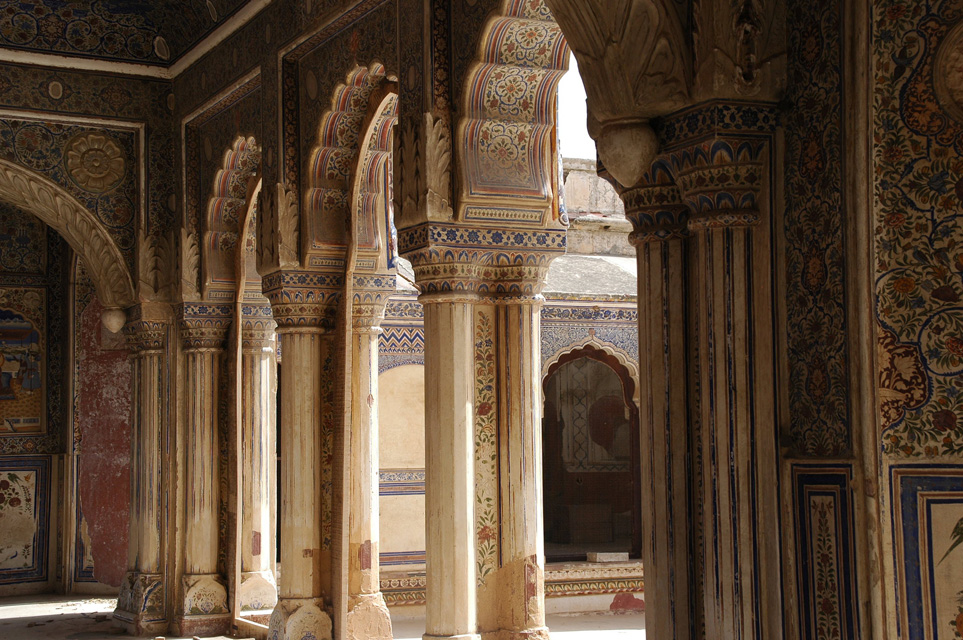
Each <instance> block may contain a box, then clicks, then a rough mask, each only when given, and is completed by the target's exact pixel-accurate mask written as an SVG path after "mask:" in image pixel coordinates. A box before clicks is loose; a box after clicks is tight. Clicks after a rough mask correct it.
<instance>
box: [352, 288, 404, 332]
mask: <svg viewBox="0 0 963 640" xmlns="http://www.w3.org/2000/svg"><path fill="white" fill-rule="evenodd" d="M396 291H397V282H396V280H395V276H394V275H393V274H390V275H389V274H370V275H369V274H365V275H355V276H353V283H352V294H351V295H352V299H351V326H352V328H353V329H354V330H355V331H360V332H370V333H380V332H381V329H380V328H379V327H380V325H381V321H382V320H383V319H384V316H385V306H386V305H387V304H388V299H389V298H390V297H391V296H392V295H394V293H395V292H396Z"/></svg>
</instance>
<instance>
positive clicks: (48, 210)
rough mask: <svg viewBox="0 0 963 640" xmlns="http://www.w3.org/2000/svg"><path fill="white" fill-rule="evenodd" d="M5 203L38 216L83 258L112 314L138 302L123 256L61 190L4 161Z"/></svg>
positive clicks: (0, 164) (0, 167)
mask: <svg viewBox="0 0 963 640" xmlns="http://www.w3.org/2000/svg"><path fill="white" fill-rule="evenodd" d="M0 201H3V202H6V203H7V204H10V205H12V206H15V207H17V208H19V209H22V210H23V211H26V212H28V213H31V214H33V215H35V216H37V217H38V218H39V219H40V220H42V221H43V222H44V223H46V224H47V225H48V226H49V227H51V228H52V229H54V230H56V231H57V232H58V233H59V234H60V235H61V236H63V238H64V240H66V241H67V244H69V245H70V247H71V249H73V250H74V252H75V253H76V254H77V255H79V256H81V257H82V258H83V259H84V266H85V267H87V270H88V272H89V273H90V277H91V279H93V281H94V287H95V289H96V290H97V297H98V298H99V299H100V302H101V304H102V305H103V306H104V307H105V308H106V309H108V310H112V309H124V308H126V307H129V306H131V305H133V304H134V303H135V302H136V296H135V293H134V282H133V280H132V279H131V276H130V271H129V270H128V268H127V265H126V263H125V262H124V257H123V254H121V252H120V249H119V248H118V247H117V244H116V243H115V242H114V240H113V238H111V237H110V234H109V233H108V232H107V230H106V229H105V228H104V226H103V225H102V224H101V223H100V221H99V220H97V218H96V217H95V216H94V214H93V213H92V212H91V211H90V210H89V209H87V207H85V206H84V205H82V204H81V203H80V202H79V201H78V200H77V199H76V198H74V197H73V196H72V195H71V194H70V193H69V192H68V191H66V190H65V189H64V188H63V187H61V186H60V185H58V184H56V183H54V182H51V181H50V180H49V179H47V178H46V177H44V176H42V175H40V174H38V173H36V172H34V171H31V170H30V169H27V168H25V167H22V166H20V165H18V164H15V163H13V162H10V161H7V160H3V159H0Z"/></svg>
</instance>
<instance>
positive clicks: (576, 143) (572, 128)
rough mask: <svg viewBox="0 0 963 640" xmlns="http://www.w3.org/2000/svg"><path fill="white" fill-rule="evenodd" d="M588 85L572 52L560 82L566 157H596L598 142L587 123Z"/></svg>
mask: <svg viewBox="0 0 963 640" xmlns="http://www.w3.org/2000/svg"><path fill="white" fill-rule="evenodd" d="M585 117H586V112H585V87H583V86H582V78H581V76H579V74H578V64H577V63H576V62H575V56H574V55H572V54H569V65H568V73H566V74H565V75H564V76H562V79H561V81H560V82H559V83H558V138H559V146H560V147H561V150H562V157H563V158H585V159H587V160H592V161H594V160H595V141H594V140H592V138H590V137H589V134H588V129H586V126H585Z"/></svg>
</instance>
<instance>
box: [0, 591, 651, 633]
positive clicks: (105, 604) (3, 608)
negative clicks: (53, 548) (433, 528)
mask: <svg viewBox="0 0 963 640" xmlns="http://www.w3.org/2000/svg"><path fill="white" fill-rule="evenodd" d="M116 604H117V600H112V599H109V598H81V597H77V596H50V595H44V596H21V597H16V598H2V599H0V638H11V639H13V640H115V639H118V638H123V637H125V636H124V635H123V634H122V633H121V631H120V630H119V629H118V628H116V627H115V626H114V624H113V621H112V620H111V612H113V610H114V607H115V606H116ZM393 624H394V636H395V640H421V634H422V633H424V631H425V621H424V619H418V618H409V619H399V620H395V621H394V622H393ZM548 625H549V627H550V628H551V630H552V640H621V639H622V638H632V639H633V640H645V615H644V614H641V613H630V614H618V615H615V614H583V615H550V616H548ZM167 640H174V638H172V637H170V636H167ZM188 640H189V639H188Z"/></svg>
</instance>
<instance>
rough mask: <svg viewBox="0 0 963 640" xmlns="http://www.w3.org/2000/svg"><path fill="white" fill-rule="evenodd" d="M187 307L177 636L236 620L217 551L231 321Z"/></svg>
mask: <svg viewBox="0 0 963 640" xmlns="http://www.w3.org/2000/svg"><path fill="white" fill-rule="evenodd" d="M193 307H194V305H185V308H184V316H183V318H182V319H181V338H182V340H183V345H184V370H183V375H184V386H183V389H184V407H185V412H186V415H185V421H184V430H185V439H184V446H185V455H186V458H187V464H186V468H185V477H184V478H183V481H184V484H185V487H186V489H187V491H186V496H185V499H186V500H185V501H186V514H185V536H184V575H183V576H182V579H181V589H182V591H181V594H180V602H179V606H178V611H177V615H176V617H175V619H174V624H173V629H174V633H176V634H177V635H215V634H222V633H226V632H227V630H228V628H229V627H230V623H231V611H230V607H229V606H228V603H227V588H226V587H225V585H224V580H223V578H222V577H221V576H220V575H218V573H217V551H218V484H219V476H218V447H217V430H218V422H217V421H218V384H219V371H220V361H221V355H222V353H223V349H224V339H225V337H226V335H227V320H226V319H225V318H223V317H216V318H212V317H207V316H200V315H198V314H196V313H195V312H196V310H195V309H194V308H193Z"/></svg>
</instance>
